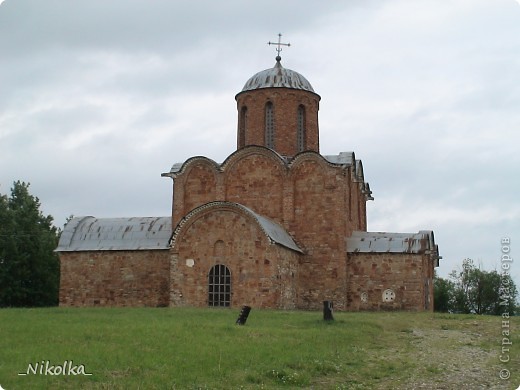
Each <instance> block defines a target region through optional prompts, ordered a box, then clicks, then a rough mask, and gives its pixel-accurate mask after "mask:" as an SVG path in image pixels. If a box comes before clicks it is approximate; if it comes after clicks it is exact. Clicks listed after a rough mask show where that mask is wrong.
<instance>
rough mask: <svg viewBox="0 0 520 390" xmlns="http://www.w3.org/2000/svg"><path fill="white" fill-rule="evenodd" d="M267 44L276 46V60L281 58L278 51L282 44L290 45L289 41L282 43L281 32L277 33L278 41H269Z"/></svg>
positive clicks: (280, 49)
mask: <svg viewBox="0 0 520 390" xmlns="http://www.w3.org/2000/svg"><path fill="white" fill-rule="evenodd" d="M267 44H268V45H276V46H278V47H277V48H276V52H277V53H278V55H277V56H276V61H278V62H280V60H281V59H282V57H280V52H281V51H282V46H287V47H289V46H291V44H290V43H282V34H281V33H279V34H278V42H271V41H269V42H267Z"/></svg>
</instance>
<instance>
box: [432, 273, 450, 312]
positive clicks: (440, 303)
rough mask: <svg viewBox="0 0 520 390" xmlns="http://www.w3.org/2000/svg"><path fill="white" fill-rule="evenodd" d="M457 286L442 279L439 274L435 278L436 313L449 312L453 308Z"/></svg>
mask: <svg viewBox="0 0 520 390" xmlns="http://www.w3.org/2000/svg"><path fill="white" fill-rule="evenodd" d="M454 289H455V286H454V284H453V282H452V281H451V280H447V279H443V278H440V277H439V276H438V275H437V273H435V275H434V277H433V306H434V310H435V311H440V312H444V313H446V312H448V311H450V310H451V309H452V307H453V296H454Z"/></svg>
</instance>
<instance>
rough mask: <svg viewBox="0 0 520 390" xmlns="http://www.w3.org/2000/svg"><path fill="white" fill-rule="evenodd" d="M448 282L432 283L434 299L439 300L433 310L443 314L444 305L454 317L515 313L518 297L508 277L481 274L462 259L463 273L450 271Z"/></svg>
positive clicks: (497, 274)
mask: <svg viewBox="0 0 520 390" xmlns="http://www.w3.org/2000/svg"><path fill="white" fill-rule="evenodd" d="M450 278H451V279H452V280H445V279H442V278H436V280H435V281H434V289H436V290H437V291H435V292H434V294H435V299H439V300H440V302H439V303H438V304H437V302H435V310H438V311H445V309H446V304H447V305H448V311H452V312H457V313H475V314H494V315H499V314H501V313H504V312H506V311H507V312H508V313H510V314H511V315H513V314H514V313H515V305H516V297H517V295H518V293H517V289H516V286H515V284H514V282H513V279H512V278H511V276H510V275H509V274H500V273H498V272H497V271H484V270H481V269H480V267H477V266H475V264H474V262H473V260H471V259H465V260H464V261H463V262H462V269H461V270H460V271H459V272H457V271H453V272H452V273H451V274H450ZM437 296H438V298H437ZM447 296H449V298H448V297H447Z"/></svg>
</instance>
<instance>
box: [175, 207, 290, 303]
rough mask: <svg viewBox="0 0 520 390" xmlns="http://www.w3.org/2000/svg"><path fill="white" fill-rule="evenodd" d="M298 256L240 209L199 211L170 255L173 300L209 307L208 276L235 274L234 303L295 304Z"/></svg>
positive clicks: (177, 234) (232, 293)
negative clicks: (215, 270) (223, 271)
mask: <svg viewBox="0 0 520 390" xmlns="http://www.w3.org/2000/svg"><path fill="white" fill-rule="evenodd" d="M299 256H300V255H299V254H298V253H297V252H295V251H292V250H290V249H286V248H284V247H282V246H280V245H275V244H271V243H270V241H269V239H268V238H267V236H266V235H265V233H264V232H263V231H262V230H261V228H260V226H259V225H258V223H257V222H256V221H255V220H254V219H253V218H251V216H249V215H247V214H245V213H244V212H243V211H240V210H237V209H236V208H235V209H233V208H228V207H225V206H219V207H218V208H215V207H212V208H210V209H208V210H205V211H202V212H200V213H198V214H197V215H196V216H193V217H190V219H189V220H188V221H187V222H186V223H185V224H184V225H183V226H182V228H181V229H180V230H179V231H178V232H177V233H176V239H175V244H174V246H173V248H172V258H171V268H170V272H171V276H170V277H171V291H170V293H171V295H170V297H171V304H172V305H173V306H180V305H190V306H201V307H204V306H208V293H209V289H208V274H209V271H210V269H211V267H213V266H214V265H216V264H223V265H225V266H226V267H228V269H229V270H230V273H231V306H232V307H240V306H242V305H250V306H252V307H271V308H283V309H290V308H295V307H296V280H297V264H298V258H299Z"/></svg>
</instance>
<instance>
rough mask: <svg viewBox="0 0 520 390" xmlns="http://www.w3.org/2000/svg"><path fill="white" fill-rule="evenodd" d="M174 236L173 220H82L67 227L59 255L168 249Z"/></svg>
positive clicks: (89, 218)
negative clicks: (83, 252)
mask: <svg viewBox="0 0 520 390" xmlns="http://www.w3.org/2000/svg"><path fill="white" fill-rule="evenodd" d="M171 234H172V228H171V217H133V218H95V217H79V218H73V219H72V220H71V221H69V222H68V223H67V224H66V225H65V228H64V230H63V232H62V234H61V237H60V242H59V243H58V248H56V252H71V251H101V250H146V249H168V248H169V240H170V238H171Z"/></svg>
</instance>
